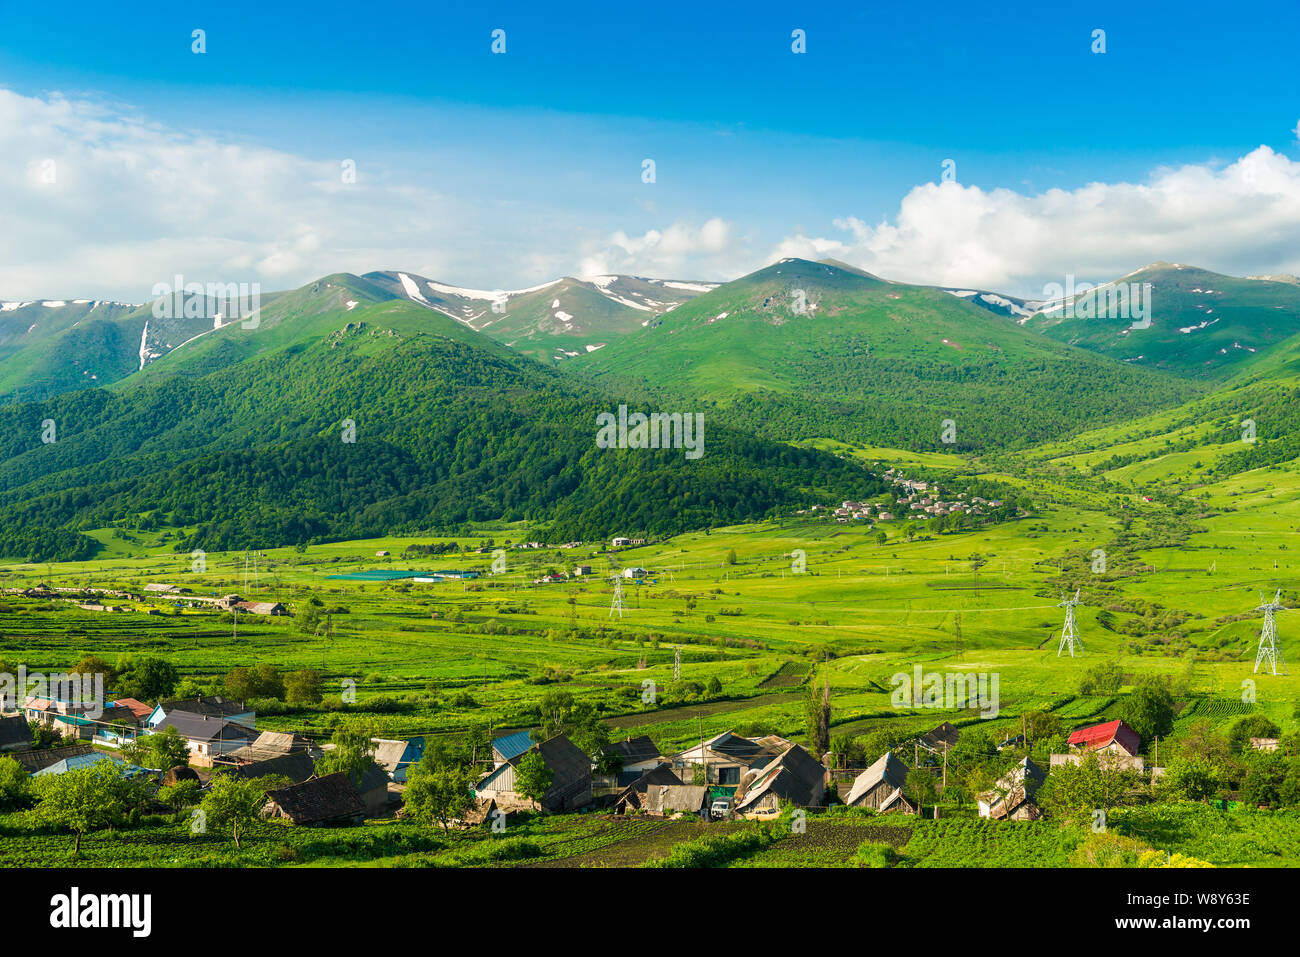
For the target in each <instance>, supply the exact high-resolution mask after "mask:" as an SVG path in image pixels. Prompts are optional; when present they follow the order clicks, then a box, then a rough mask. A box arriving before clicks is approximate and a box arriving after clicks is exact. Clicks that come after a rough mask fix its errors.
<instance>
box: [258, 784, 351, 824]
mask: <svg viewBox="0 0 1300 957" xmlns="http://www.w3.org/2000/svg"><path fill="white" fill-rule="evenodd" d="M266 796H267V798H268V799H269V800H268V801H267V803H266V806H265V807H264V808H263V809H262V816H263V817H268V818H288V819H289V820H290V821H292V822H293V823H294V824H298V825H302V826H307V827H323V826H325V825H330V824H360V823H361V822H362V821H363V820H364V819H365V816H366V806H365V804H364V803H363V802H362V800H361V794H360V792H359V791H358V790H357V788H356V785H354V784H353V783H352V782H351V781H350V780H348V776H347V775H346V774H343V773H342V772H337V773H335V774H327V775H325V776H324V777H319V778H311V779H309V780H307V781H304V782H302V783H301V784H291V785H289V786H288V787H283V788H276V789H275V790H271V791H267V792H266Z"/></svg>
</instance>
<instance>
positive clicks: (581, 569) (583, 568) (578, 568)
mask: <svg viewBox="0 0 1300 957" xmlns="http://www.w3.org/2000/svg"><path fill="white" fill-rule="evenodd" d="M573 574H574V576H575V577H578V578H582V577H584V576H586V575H590V574H591V566H590V565H574V566H573Z"/></svg>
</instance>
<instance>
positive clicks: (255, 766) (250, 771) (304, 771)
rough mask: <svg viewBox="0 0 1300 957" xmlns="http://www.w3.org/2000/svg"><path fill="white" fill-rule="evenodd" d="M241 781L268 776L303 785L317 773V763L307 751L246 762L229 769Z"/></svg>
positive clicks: (286, 753)
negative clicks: (284, 778) (286, 779)
mask: <svg viewBox="0 0 1300 957" xmlns="http://www.w3.org/2000/svg"><path fill="white" fill-rule="evenodd" d="M224 773H226V774H233V775H234V776H235V777H237V778H239V779H240V780H241V781H252V780H256V779H257V778H264V777H267V776H268V775H275V776H277V777H286V778H288V779H289V782H290V783H291V784H301V783H302V782H303V781H306V780H308V779H310V778H311V777H312V775H314V774H315V773H316V762H315V761H314V760H313V759H312V756H311V755H310V754H308V753H307V752H306V751H292V752H285V753H284V754H278V755H276V756H275V757H270V758H262V759H261V760H258V761H246V762H242V763H240V764H236V765H234V766H233V767H230V768H228V769H227V770H226V771H225V772H224Z"/></svg>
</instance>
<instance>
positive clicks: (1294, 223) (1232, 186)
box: [768, 146, 1300, 296]
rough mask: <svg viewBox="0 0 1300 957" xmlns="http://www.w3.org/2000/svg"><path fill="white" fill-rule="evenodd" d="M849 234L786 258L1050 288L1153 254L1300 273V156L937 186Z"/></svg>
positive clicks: (802, 242) (943, 279) (1015, 287)
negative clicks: (1116, 178) (1096, 179)
mask: <svg viewBox="0 0 1300 957" xmlns="http://www.w3.org/2000/svg"><path fill="white" fill-rule="evenodd" d="M833 225H834V226H835V228H836V229H838V230H839V231H840V233H841V234H842V235H839V236H835V235H832V236H830V237H820V236H806V235H803V234H802V233H800V234H796V235H792V236H788V237H786V238H785V239H784V240H782V241H781V242H780V243H779V244H777V246H776V247H775V248H774V249H773V250H772V252H771V254H770V256H769V257H768V258H769V261H772V260H776V259H780V258H782V257H785V256H802V257H805V258H814V259H816V258H824V257H827V256H830V257H834V258H836V259H842V260H844V261H846V262H850V263H852V264H854V265H856V266H859V267H861V268H863V269H867V270H869V271H871V272H873V273H876V274H878V275H882V276H885V277H886V278H889V279H895V280H899V281H903V282H917V283H934V284H939V285H952V286H962V287H965V288H975V287H977V288H981V289H993V290H998V291H1007V292H1019V293H1021V294H1024V295H1030V296H1034V295H1040V294H1041V292H1042V286H1043V284H1044V283H1045V282H1052V281H1055V282H1061V281H1062V277H1063V276H1064V275H1065V274H1066V273H1073V274H1074V275H1076V276H1077V277H1079V278H1080V279H1084V280H1090V281H1096V280H1105V279H1113V278H1116V277H1118V276H1121V275H1124V274H1125V273H1128V272H1130V271H1131V270H1133V269H1136V268H1138V267H1139V266H1143V265H1146V264H1147V263H1149V262H1152V261H1154V260H1161V259H1163V260H1168V261H1177V262H1185V263H1191V264H1194V265H1200V266H1204V267H1206V268H1210V269H1215V270H1219V271H1222V272H1227V273H1232V274H1237V275H1243V274H1247V273H1251V274H1254V273H1264V272H1268V273H1272V272H1300V163H1297V162H1293V161H1292V160H1290V159H1288V158H1287V157H1285V156H1283V155H1281V154H1279V153H1275V152H1274V151H1273V150H1271V149H1269V148H1268V147H1266V146H1261V147H1259V148H1258V149H1256V150H1253V151H1252V152H1250V153H1249V154H1247V155H1246V156H1243V157H1241V158H1240V159H1239V160H1237V161H1236V162H1234V163H1231V164H1229V165H1227V166H1222V167H1212V166H1208V165H1187V166H1182V167H1177V168H1166V169H1159V170H1157V171H1155V172H1154V173H1153V174H1152V175H1151V177H1150V178H1149V179H1148V180H1147V181H1146V182H1144V183H1140V184H1137V183H1090V184H1088V185H1086V186H1083V187H1080V188H1078V189H1075V190H1062V189H1052V190H1048V191H1046V192H1044V193H1040V194H1037V195H1023V194H1020V193H1017V192H1014V191H1012V190H1008V189H993V190H984V189H981V188H980V187H978V186H965V185H961V184H958V183H942V184H935V183H927V184H924V185H920V186H916V187H914V188H913V189H912V190H911V191H910V192H908V194H907V195H906V196H905V197H904V198H903V201H902V203H901V204H900V206H899V210H898V214H897V215H896V216H895V217H894V220H893V221H892V222H890V221H883V222H881V223H879V224H877V225H874V226H872V225H869V224H867V223H864V222H862V221H861V220H859V219H857V218H854V217H851V216H848V217H843V218H841V219H836V220H835V221H834V223H833Z"/></svg>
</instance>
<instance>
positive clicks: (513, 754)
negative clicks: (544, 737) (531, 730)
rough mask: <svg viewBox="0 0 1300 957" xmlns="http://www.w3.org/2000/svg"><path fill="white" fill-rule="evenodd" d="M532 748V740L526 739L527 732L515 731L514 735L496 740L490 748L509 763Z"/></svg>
mask: <svg viewBox="0 0 1300 957" xmlns="http://www.w3.org/2000/svg"><path fill="white" fill-rule="evenodd" d="M532 746H533V740H532V738H530V737H528V732H527V731H516V732H515V733H514V734H507V735H506V736H505V737H504V738H497V739H496V740H495V741H493V742H492V747H493V748H494V749H495V750H496V752H497V754H499V755H501V757H502V758H503V759H504V760H506V761H509V760H510V759H511V758H517V757H518V756H519V755H521V754H523V753H524V752H525V751H527V750H528V749H529V748H531V747H532Z"/></svg>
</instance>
